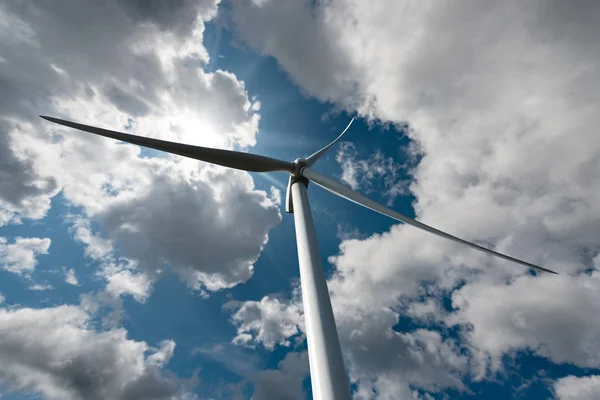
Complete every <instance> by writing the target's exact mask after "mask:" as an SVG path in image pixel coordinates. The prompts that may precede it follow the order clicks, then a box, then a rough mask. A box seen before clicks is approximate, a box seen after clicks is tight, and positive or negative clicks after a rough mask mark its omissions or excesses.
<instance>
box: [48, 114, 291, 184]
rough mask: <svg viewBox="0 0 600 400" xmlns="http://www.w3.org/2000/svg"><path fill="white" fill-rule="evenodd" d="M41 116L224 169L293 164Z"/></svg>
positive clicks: (278, 168)
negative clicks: (220, 166) (216, 165)
mask: <svg viewBox="0 0 600 400" xmlns="http://www.w3.org/2000/svg"><path fill="white" fill-rule="evenodd" d="M40 117H42V118H44V119H45V120H47V121H50V122H54V123H56V124H60V125H64V126H68V127H70V128H75V129H79V130H81V131H85V132H90V133H93V134H95V135H100V136H104V137H107V138H111V139H116V140H120V141H123V142H128V143H132V144H137V145H138V146H144V147H150V148H152V149H155V150H161V151H166V152H167V153H171V154H177V155H180V156H184V157H189V158H193V159H196V160H200V161H205V162H209V163H213V164H218V165H222V166H224V167H229V168H235V169H241V170H243V171H252V172H271V171H285V172H290V173H292V172H293V171H294V167H293V165H292V163H290V162H286V161H281V160H276V159H274V158H270V157H264V156H259V155H255V154H248V153H242V152H239V151H230V150H220V149H211V148H208V147H200V146H191V145H188V144H182V143H174V142H168V141H165V140H158V139H152V138H147V137H143V136H136V135H130V134H128V133H121V132H116V131H110V130H107V129H102V128H96V127H94V126H89V125H83V124H78V123H76V122H71V121H65V120H62V119H58V118H53V117H46V116H43V115H40Z"/></svg>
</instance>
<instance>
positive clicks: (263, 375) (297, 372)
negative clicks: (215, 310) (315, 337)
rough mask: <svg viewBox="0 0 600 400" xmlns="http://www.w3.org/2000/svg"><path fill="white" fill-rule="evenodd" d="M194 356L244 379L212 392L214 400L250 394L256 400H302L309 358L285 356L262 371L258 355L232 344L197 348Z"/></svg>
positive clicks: (289, 353) (294, 355) (237, 397)
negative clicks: (270, 367) (223, 367)
mask: <svg viewBox="0 0 600 400" xmlns="http://www.w3.org/2000/svg"><path fill="white" fill-rule="evenodd" d="M193 353H194V354H201V355H203V356H205V357H210V358H211V359H213V360H215V361H217V362H219V363H221V364H222V365H223V366H225V367H227V368H228V369H229V370H230V371H231V372H233V373H235V374H237V375H239V376H240V377H242V378H243V379H242V380H241V381H240V382H237V383H232V384H226V385H222V386H221V387H219V388H218V389H217V390H215V392H214V394H215V395H216V397H217V398H227V399H230V398H231V399H245V398H247V395H248V393H249V391H252V398H253V399H257V400H263V399H273V400H280V399H281V400H284V399H285V400H291V399H302V398H304V390H303V386H302V385H303V381H304V379H305V378H306V377H307V375H308V354H307V352H306V351H304V352H288V353H287V354H286V355H285V357H284V359H283V360H281V361H279V362H278V363H277V367H276V368H273V369H263V368H262V367H261V366H260V365H261V361H260V357H259V355H258V354H257V353H256V352H255V351H248V350H247V349H244V348H242V347H236V346H233V345H231V344H216V345H212V346H205V347H202V348H197V349H195V350H194V351H193Z"/></svg>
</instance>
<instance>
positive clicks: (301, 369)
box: [250, 352, 308, 400]
mask: <svg viewBox="0 0 600 400" xmlns="http://www.w3.org/2000/svg"><path fill="white" fill-rule="evenodd" d="M307 375H308V353H307V352H302V353H288V354H287V355H286V356H285V358H284V359H283V360H281V361H280V362H279V363H278V364H277V369H268V370H265V371H261V372H257V373H255V374H253V375H252V376H251V377H250V380H251V381H252V382H253V383H254V394H253V397H252V398H253V399H256V400H270V399H274V400H276V399H281V400H284V399H285V400H294V399H298V400H299V399H302V398H304V390H303V389H302V381H303V380H304V378H305V377H306V376H307Z"/></svg>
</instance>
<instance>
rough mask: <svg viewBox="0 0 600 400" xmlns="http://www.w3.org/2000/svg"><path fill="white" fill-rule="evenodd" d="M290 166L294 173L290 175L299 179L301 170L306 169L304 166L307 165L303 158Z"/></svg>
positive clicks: (297, 159)
mask: <svg viewBox="0 0 600 400" xmlns="http://www.w3.org/2000/svg"><path fill="white" fill-rule="evenodd" d="M292 164H294V173H293V174H292V175H293V176H295V177H298V178H301V177H302V175H300V171H302V168H304V167H306V165H307V161H306V159H305V158H296V159H295V160H294V162H293V163H292Z"/></svg>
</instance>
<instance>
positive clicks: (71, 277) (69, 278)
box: [63, 267, 79, 286]
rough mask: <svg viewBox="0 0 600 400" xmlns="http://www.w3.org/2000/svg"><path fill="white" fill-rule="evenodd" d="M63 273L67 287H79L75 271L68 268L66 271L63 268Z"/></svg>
mask: <svg viewBox="0 0 600 400" xmlns="http://www.w3.org/2000/svg"><path fill="white" fill-rule="evenodd" d="M63 271H64V273H65V282H66V283H68V284H69V285H73V286H79V281H78V280H77V277H76V276H75V269H73V268H70V269H66V268H64V267H63Z"/></svg>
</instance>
